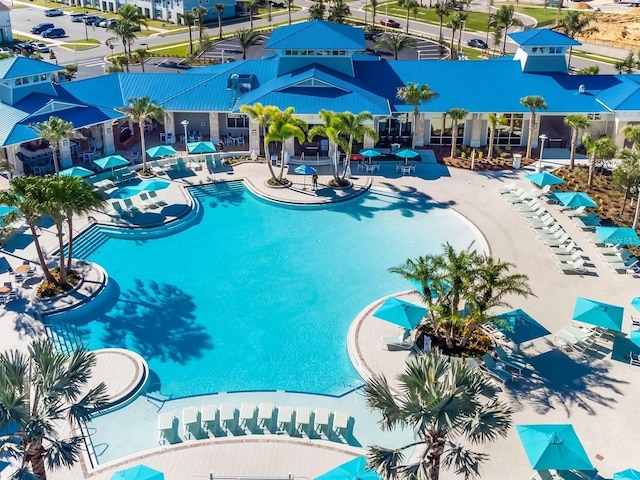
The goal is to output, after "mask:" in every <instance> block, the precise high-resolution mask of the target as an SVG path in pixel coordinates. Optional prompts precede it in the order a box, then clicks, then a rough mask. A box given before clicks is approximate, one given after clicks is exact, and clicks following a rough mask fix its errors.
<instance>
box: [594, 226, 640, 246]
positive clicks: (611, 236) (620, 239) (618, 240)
mask: <svg viewBox="0 0 640 480" xmlns="http://www.w3.org/2000/svg"><path fill="white" fill-rule="evenodd" d="M596 233H597V234H598V239H600V241H601V242H602V243H613V244H616V245H640V238H638V233H637V232H636V231H635V230H634V229H633V228H623V227H596Z"/></svg>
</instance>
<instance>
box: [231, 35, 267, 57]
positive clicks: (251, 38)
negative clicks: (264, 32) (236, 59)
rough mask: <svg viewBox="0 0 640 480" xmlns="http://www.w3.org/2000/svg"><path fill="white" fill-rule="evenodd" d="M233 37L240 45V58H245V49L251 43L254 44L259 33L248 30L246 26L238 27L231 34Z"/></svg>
mask: <svg viewBox="0 0 640 480" xmlns="http://www.w3.org/2000/svg"><path fill="white" fill-rule="evenodd" d="M233 36H234V37H235V39H236V40H237V41H238V44H239V45H240V49H241V50H242V59H243V60H246V59H247V50H248V49H249V47H250V46H251V45H255V44H256V42H257V41H258V37H259V36H260V34H259V33H258V32H256V31H254V30H250V29H248V28H240V29H238V30H236V31H235V33H234V34H233Z"/></svg>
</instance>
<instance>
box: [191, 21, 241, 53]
mask: <svg viewBox="0 0 640 480" xmlns="http://www.w3.org/2000/svg"><path fill="white" fill-rule="evenodd" d="M180 16H181V17H182V21H183V22H184V24H185V25H186V26H187V28H188V29H189V55H191V54H193V32H192V31H191V27H192V26H193V22H194V20H195V17H194V15H193V13H192V12H184V13H182V14H180ZM251 22H252V23H253V17H252V18H251Z"/></svg>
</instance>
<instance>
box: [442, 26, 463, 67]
mask: <svg viewBox="0 0 640 480" xmlns="http://www.w3.org/2000/svg"><path fill="white" fill-rule="evenodd" d="M446 27H447V28H450V29H451V56H450V59H451V60H456V59H457V55H454V54H453V52H454V51H455V50H454V48H453V46H454V43H455V41H456V32H457V31H458V29H460V30H461V31H462V22H461V21H460V19H459V18H456V15H454V16H453V18H452V19H451V20H449V21H448V22H447V25H446Z"/></svg>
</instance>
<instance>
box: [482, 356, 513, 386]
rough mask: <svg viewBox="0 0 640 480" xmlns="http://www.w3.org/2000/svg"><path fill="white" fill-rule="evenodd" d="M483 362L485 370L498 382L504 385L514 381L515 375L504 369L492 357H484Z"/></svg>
mask: <svg viewBox="0 0 640 480" xmlns="http://www.w3.org/2000/svg"><path fill="white" fill-rule="evenodd" d="M482 361H483V362H484V368H485V370H486V371H487V372H488V373H489V375H491V376H492V377H494V378H495V379H496V380H499V381H500V382H502V383H507V382H510V381H511V380H513V374H512V373H510V372H508V371H506V370H505V369H504V368H502V366H501V365H500V364H498V363H497V362H496V361H495V360H494V358H493V357H492V356H491V355H489V354H485V355H483V356H482Z"/></svg>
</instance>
